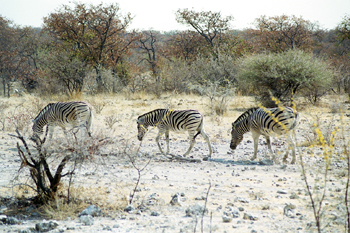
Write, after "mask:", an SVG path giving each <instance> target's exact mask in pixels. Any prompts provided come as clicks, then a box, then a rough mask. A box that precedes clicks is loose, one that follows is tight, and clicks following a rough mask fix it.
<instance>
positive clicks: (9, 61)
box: [0, 17, 33, 97]
mask: <svg viewBox="0 0 350 233" xmlns="http://www.w3.org/2000/svg"><path fill="white" fill-rule="evenodd" d="M24 32H25V30H22V29H20V28H18V27H15V26H14V25H12V22H11V21H9V20H6V19H5V18H2V17H0V77H1V79H2V84H3V94H4V96H6V95H7V97H10V90H11V87H12V84H13V83H14V82H15V81H18V80H24V79H30V78H32V77H33V67H31V66H30V64H29V63H28V57H27V55H26V46H24V41H25V40H26V38H27V35H26V33H24Z"/></svg>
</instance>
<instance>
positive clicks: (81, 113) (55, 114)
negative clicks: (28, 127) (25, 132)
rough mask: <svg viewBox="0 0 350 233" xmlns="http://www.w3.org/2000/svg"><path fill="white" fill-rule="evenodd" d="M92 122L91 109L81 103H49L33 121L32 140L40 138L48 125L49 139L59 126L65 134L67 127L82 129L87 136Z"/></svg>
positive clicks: (85, 103) (89, 106)
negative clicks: (54, 129) (85, 131)
mask: <svg viewBox="0 0 350 233" xmlns="http://www.w3.org/2000/svg"><path fill="white" fill-rule="evenodd" d="M91 120H92V107H91V105H90V104H89V103H87V102H83V101H72V102H57V103H50V104H48V105H46V107H44V108H43V109H42V110H41V111H40V113H39V114H38V115H37V116H36V118H35V119H34V120H33V123H34V124H33V138H36V137H40V135H41V134H42V133H43V128H44V126H45V125H48V127H50V128H49V131H50V139H51V138H52V133H53V128H54V127H55V126H60V127H61V128H62V129H63V130H64V132H65V134H66V128H67V126H72V127H84V128H86V130H87V132H88V134H89V136H90V135H91V133H90V127H91Z"/></svg>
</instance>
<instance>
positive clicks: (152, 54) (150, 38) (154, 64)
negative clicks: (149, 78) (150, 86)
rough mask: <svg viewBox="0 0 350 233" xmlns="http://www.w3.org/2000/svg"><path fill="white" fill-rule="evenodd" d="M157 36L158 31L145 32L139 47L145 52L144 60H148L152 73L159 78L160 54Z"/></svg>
mask: <svg viewBox="0 0 350 233" xmlns="http://www.w3.org/2000/svg"><path fill="white" fill-rule="evenodd" d="M156 44H157V36H156V32H152V31H149V32H143V33H141V36H140V39H139V49H140V50H141V53H143V54H145V57H143V58H142V60H141V62H142V61H147V63H148V64H149V66H150V70H151V72H152V75H153V76H154V77H155V78H156V79H157V80H158V73H159V72H158V58H157V57H158V56H157V45H156Z"/></svg>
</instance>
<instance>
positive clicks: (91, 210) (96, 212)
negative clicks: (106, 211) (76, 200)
mask: <svg viewBox="0 0 350 233" xmlns="http://www.w3.org/2000/svg"><path fill="white" fill-rule="evenodd" d="M82 215H91V216H93V217H96V216H100V215H102V210H101V209H100V208H99V207H98V206H95V205H89V206H88V207H87V208H86V209H84V210H83V211H82V212H81V213H80V214H79V215H78V216H79V217H80V216H82Z"/></svg>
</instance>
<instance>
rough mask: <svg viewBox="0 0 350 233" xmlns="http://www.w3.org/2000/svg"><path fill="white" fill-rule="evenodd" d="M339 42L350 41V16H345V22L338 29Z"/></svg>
mask: <svg viewBox="0 0 350 233" xmlns="http://www.w3.org/2000/svg"><path fill="white" fill-rule="evenodd" d="M336 31H337V35H338V39H339V41H341V42H342V41H344V40H349V39H350V16H349V15H346V16H344V18H343V20H342V21H341V22H340V24H339V25H338V26H337V28H336Z"/></svg>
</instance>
